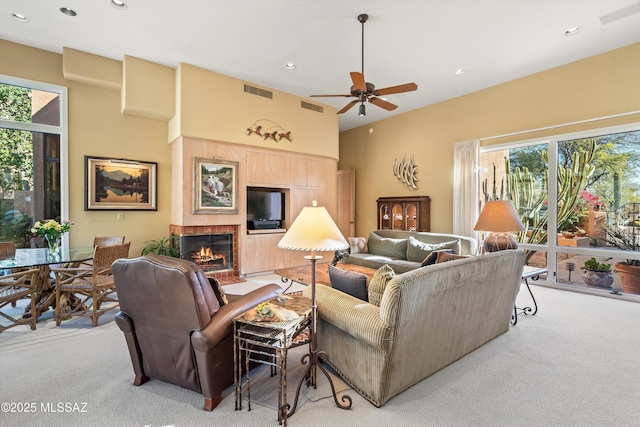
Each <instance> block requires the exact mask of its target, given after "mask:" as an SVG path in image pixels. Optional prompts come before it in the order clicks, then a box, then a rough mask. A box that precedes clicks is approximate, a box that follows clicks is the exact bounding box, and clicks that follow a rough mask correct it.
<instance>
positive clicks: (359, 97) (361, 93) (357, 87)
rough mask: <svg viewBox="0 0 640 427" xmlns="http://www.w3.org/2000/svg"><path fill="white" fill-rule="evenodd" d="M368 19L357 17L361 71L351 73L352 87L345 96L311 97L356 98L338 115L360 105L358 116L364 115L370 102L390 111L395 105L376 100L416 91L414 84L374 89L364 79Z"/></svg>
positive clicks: (363, 14)
mask: <svg viewBox="0 0 640 427" xmlns="http://www.w3.org/2000/svg"><path fill="white" fill-rule="evenodd" d="M368 19H369V15H367V14H366V13H362V14H360V15H358V21H359V22H360V23H361V24H362V70H361V72H358V71H352V72H351V73H350V75H351V81H352V82H353V85H352V86H351V89H350V91H349V94H347V95H311V96H312V97H336V96H340V97H345V98H350V97H353V98H356V99H355V100H353V101H351V102H350V103H348V104H347V105H346V106H345V107H344V108H342V109H341V110H340V111H338V114H342V113H346V112H347V111H349V110H350V109H351V107H353V106H354V105H356V104H357V103H360V108H359V110H358V115H359V116H365V115H366V109H365V105H364V103H365V102H370V103H372V104H373V105H376V106H378V107H380V108H383V109H385V110H387V111H392V110H395V109H396V108H398V106H397V105H395V104H392V103H390V102H388V101H387V100H386V99H382V98H378V97H379V96H383V95H392V94H394V93H402V92H411V91H414V90H417V89H418V85H417V84H415V83H405V84H402V85H398V86H391V87H386V88H382V89H376V87H375V85H374V84H373V83H369V82H367V81H365V79H364V24H365V22H367V20H368Z"/></svg>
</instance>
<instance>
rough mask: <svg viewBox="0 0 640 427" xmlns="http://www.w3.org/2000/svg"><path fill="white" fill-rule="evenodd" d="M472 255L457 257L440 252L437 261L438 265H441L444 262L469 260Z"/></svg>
mask: <svg viewBox="0 0 640 427" xmlns="http://www.w3.org/2000/svg"><path fill="white" fill-rule="evenodd" d="M470 256H471V255H456V254H448V253H446V252H438V258H437V259H436V264H440V263H442V262H447V261H454V260H456V259H463V258H469V257H470Z"/></svg>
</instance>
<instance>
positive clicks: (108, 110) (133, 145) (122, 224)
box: [0, 40, 171, 255]
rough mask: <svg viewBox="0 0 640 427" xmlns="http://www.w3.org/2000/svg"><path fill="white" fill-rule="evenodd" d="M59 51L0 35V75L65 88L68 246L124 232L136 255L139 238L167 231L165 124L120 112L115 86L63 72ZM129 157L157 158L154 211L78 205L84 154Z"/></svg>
mask: <svg viewBox="0 0 640 427" xmlns="http://www.w3.org/2000/svg"><path fill="white" fill-rule="evenodd" d="M62 63H63V57H62V55H60V54H56V53H51V52H47V51H43V50H40V49H34V48H30V47H27V46H23V45H19V44H15V43H11V42H7V41H5V40H0V74H5V75H9V76H14V77H19V78H23V79H29V80H35V81H39V82H43V83H51V84H55V85H59V86H66V87H68V89H69V91H68V94H69V110H68V112H69V219H71V220H72V221H73V222H74V223H75V226H74V227H73V228H72V230H71V232H70V233H69V239H70V242H71V244H72V245H90V244H91V243H92V242H93V237H94V236H96V235H100V236H107V235H124V236H126V238H127V240H130V241H131V254H132V255H137V254H139V253H140V251H141V250H142V247H143V246H144V242H145V241H146V240H149V239H158V238H160V237H162V236H166V235H168V225H169V208H170V204H171V192H170V188H171V174H170V170H171V163H170V147H169V145H168V144H167V124H166V122H163V121H159V120H151V119H146V118H141V117H136V116H131V115H123V114H121V113H120V107H121V105H120V91H118V90H110V89H105V88H101V87H97V86H92V85H88V84H83V83H79V82H75V81H69V80H65V79H64V76H63V65H62ZM85 155H91V156H100V157H116V158H130V159H136V160H145V161H150V162H157V163H158V172H159V174H158V211H157V212H155V211H154V212H149V211H146V212H145V211H136V212H133V211H126V212H125V213H124V219H123V220H120V221H119V220H117V218H116V212H115V211H85V210H84V156H85Z"/></svg>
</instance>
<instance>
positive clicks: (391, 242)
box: [367, 232, 407, 259]
mask: <svg viewBox="0 0 640 427" xmlns="http://www.w3.org/2000/svg"><path fill="white" fill-rule="evenodd" d="M367 244H368V246H369V253H371V254H376V255H382V256H388V257H391V258H398V259H407V239H392V238H387V237H380V236H378V235H377V234H376V233H373V232H372V233H371V234H369V241H368V242H367Z"/></svg>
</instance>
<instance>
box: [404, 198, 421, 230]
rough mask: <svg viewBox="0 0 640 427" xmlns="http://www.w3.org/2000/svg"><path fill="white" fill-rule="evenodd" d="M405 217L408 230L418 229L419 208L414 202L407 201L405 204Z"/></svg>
mask: <svg viewBox="0 0 640 427" xmlns="http://www.w3.org/2000/svg"><path fill="white" fill-rule="evenodd" d="M404 212H405V219H406V228H405V230H407V231H417V230H418V208H417V207H416V205H414V204H413V203H407V205H406V206H405V210H404Z"/></svg>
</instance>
